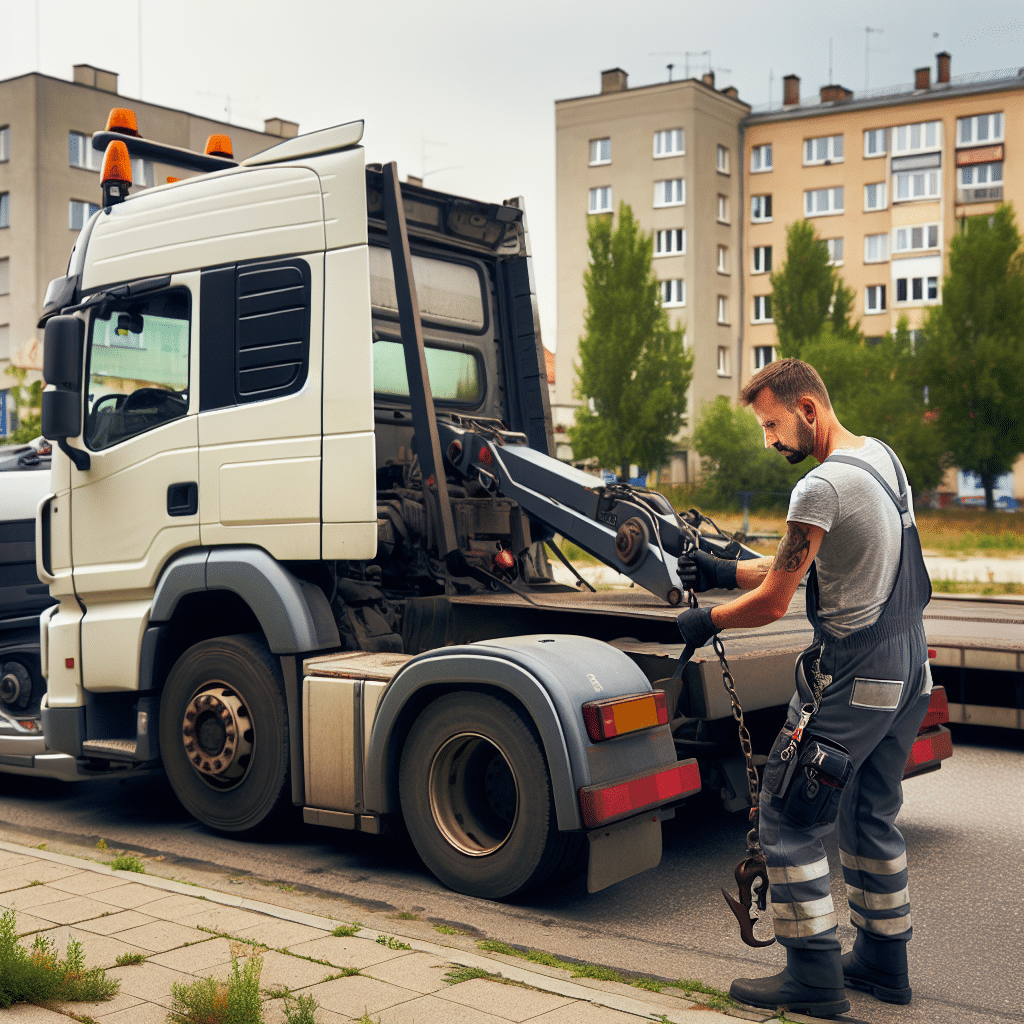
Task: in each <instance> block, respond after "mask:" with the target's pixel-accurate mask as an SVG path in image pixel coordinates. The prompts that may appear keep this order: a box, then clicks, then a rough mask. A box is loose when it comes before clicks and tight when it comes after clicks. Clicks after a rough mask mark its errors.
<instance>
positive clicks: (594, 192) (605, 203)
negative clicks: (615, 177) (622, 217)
mask: <svg viewBox="0 0 1024 1024" xmlns="http://www.w3.org/2000/svg"><path fill="white" fill-rule="evenodd" d="M588 202H589V205H588V208H587V213H588V214H595V213H611V212H612V187H611V185H598V186H597V187H596V188H592V189H591V190H590V198H589V201H588Z"/></svg>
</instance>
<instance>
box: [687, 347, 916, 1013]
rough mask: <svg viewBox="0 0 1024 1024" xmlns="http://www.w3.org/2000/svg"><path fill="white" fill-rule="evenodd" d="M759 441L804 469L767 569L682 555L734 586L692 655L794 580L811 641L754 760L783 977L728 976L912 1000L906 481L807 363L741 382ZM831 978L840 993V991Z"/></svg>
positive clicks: (751, 998)
mask: <svg viewBox="0 0 1024 1024" xmlns="http://www.w3.org/2000/svg"><path fill="white" fill-rule="evenodd" d="M741 401H742V402H743V404H744V405H749V406H751V408H752V409H753V412H754V414H755V416H756V417H757V420H758V422H759V423H760V425H761V428H762V429H763V431H764V443H765V447H769V446H771V447H773V448H776V449H778V451H779V452H781V453H782V454H783V455H784V456H785V457H786V459H787V460H788V461H789V462H791V463H798V462H801V461H803V460H804V459H805V458H806V457H807V456H808V455H810V456H813V457H814V458H815V459H816V460H817V462H818V463H819V465H818V466H817V467H815V468H814V469H812V470H811V472H810V473H808V474H807V476H805V477H804V478H803V479H802V480H801V481H800V482H799V483H798V484H797V485H796V487H794V488H793V493H792V495H791V497H790V502H789V512H788V514H787V517H786V519H787V523H786V535H785V537H783V539H782V542H781V543H780V545H779V550H778V553H777V554H776V556H775V558H774V560H772V559H768V558H764V559H752V560H750V561H741V562H734V561H728V560H725V559H719V558H717V557H715V556H714V555H711V554H709V553H707V552H703V551H696V552H693V554H692V555H691V556H684V557H683V558H681V559H680V574H681V576H682V578H683V580H684V583H686V584H688V585H690V586H692V587H693V589H694V590H697V591H703V590H710V589H728V590H731V589H735V588H740V589H744V590H747V591H748V593H746V594H744V595H743V596H741V597H738V598H736V599H735V600H733V601H729V602H728V603H726V604H720V605H718V606H716V607H714V608H710V609H709V608H700V609H692V610H689V611H686V612H683V613H682V615H680V616H679V620H678V621H679V630H680V633H681V634H682V636H683V639H684V640H685V641H686V643H688V644H692V645H693V646H694V647H701V646H703V645H704V644H707V643H709V642H710V641H711V640H712V638H713V637H714V636H715V634H717V633H718V632H719V631H720V630H723V629H729V628H750V627H752V626H762V625H765V624H766V623H769V622H774V621H775V620H776V619H778V618H781V617H782V616H783V615H784V614H785V613H786V611H787V609H788V608H789V603H790V601H791V599H792V598H793V596H794V594H795V593H796V589H797V586H798V584H799V582H800V580H801V578H802V577H803V576H804V574H805V573H806V572H808V571H809V576H808V581H807V617H808V619H809V620H810V622H811V624H812V625H813V626H814V643H813V644H812V645H811V646H810V647H809V648H808V649H807V650H806V651H804V652H803V653H802V654H801V655H800V657H799V659H798V661H797V670H796V683H797V689H796V693H795V694H794V696H793V699H792V700H791V702H790V705H789V714H788V716H787V723H786V726H785V727H784V728H783V730H782V732H781V733H780V734H779V736H778V738H777V739H776V741H775V744H774V746H773V748H772V751H771V754H770V755H769V758H768V762H767V763H766V765H765V767H764V782H763V786H762V790H761V797H760V808H759V813H760V828H759V835H760V841H761V847H762V850H763V851H764V854H765V858H766V861H767V866H768V878H769V882H770V883H771V897H772V921H773V924H774V928H775V935H776V937H777V938H778V940H779V942H780V943H781V944H782V945H783V946H785V947H786V969H785V970H784V971H782V972H781V973H779V974H776V975H774V976H772V977H769V978H757V979H738V980H736V981H734V982H733V984H732V988H731V989H730V994H731V995H732V996H733V997H734V998H736V999H738V1000H740V1001H741V1002H744V1003H748V1004H750V1005H753V1006H758V1007H764V1008H768V1009H773V1008H775V1007H776V1006H784V1007H786V1008H787V1009H792V1010H795V1011H799V1012H803V1013H809V1014H812V1015H814V1016H819V1017H831V1016H835V1015H836V1014H839V1013H843V1012H845V1011H846V1010H848V1009H849V1008H850V1003H849V1000H848V999H847V998H846V993H845V991H844V987H849V988H855V989H858V990H862V991H866V992H870V993H871V994H872V995H874V996H875V997H876V998H878V999H881V1000H884V1001H886V1002H893V1003H909V1002H910V998H911V990H910V982H909V978H908V973H907V942H908V940H909V939H910V937H911V918H910V897H909V894H908V890H907V858H906V848H905V845H904V842H903V837H902V836H901V835H900V833H899V831H898V830H897V828H896V826H895V820H896V815H897V813H898V811H899V809H900V805H901V803H902V800H903V792H902V785H901V783H902V777H903V768H904V765H905V763H906V760H907V755H908V753H909V750H910V747H911V745H912V743H913V741H914V738H915V736H916V735H917V730H918V728H919V726H920V724H921V721H922V719H923V718H924V714H925V711H926V710H927V708H928V702H929V694H930V692H931V674H930V671H929V667H928V649H927V644H926V642H925V635H924V626H923V622H922V612H923V610H924V607H925V605H926V604H927V603H928V600H929V598H930V596H931V583H930V581H929V579H928V574H927V571H926V570H925V567H924V560H923V559H922V557H921V544H920V540H919V538H918V535H917V527H916V525H915V522H914V513H913V504H912V501H911V494H910V488H909V486H908V484H907V478H906V474H905V473H904V471H903V467H902V466H901V465H900V462H899V460H898V459H897V458H896V456H895V454H893V452H892V451H890V449H889V448H888V447H886V446H885V445H884V444H882V443H881V442H880V441H877V440H875V439H874V438H865V437H858V436H856V435H854V434H852V433H851V432H850V431H849V430H847V429H846V428H845V427H844V426H843V425H842V424H841V423H840V422H839V420H838V419H837V418H836V415H835V413H834V412H833V410H832V404H831V402H830V401H829V397H828V392H827V391H826V389H825V385H824V384H823V383H822V380H821V377H819V376H818V374H817V372H816V371H815V370H814V368H813V367H811V366H809V365H808V364H807V363H804V362H801V361H800V360H798V359H783V360H780V361H778V362H774V363H771V364H769V365H768V366H767V367H765V369H763V370H762V371H760V372H759V373H758V374H757V375H755V376H754V377H753V378H752V379H751V381H750V383H749V384H748V385H747V386H746V387H745V388H744V389H743V392H742V394H741ZM837 816H838V823H839V856H840V861H841V863H842V868H843V876H844V879H845V881H846V891H847V895H848V897H849V904H850V920H851V922H852V923H853V925H854V926H855V928H856V930H857V935H856V941H855V942H854V946H853V950H852V951H851V952H849V953H847V954H846V955H845V956H841V952H840V944H839V941H838V939H837V937H836V930H837V925H838V920H837V917H836V912H835V908H834V906H833V903H832V896H831V894H830V890H829V867H828V860H827V858H826V856H825V850H824V846H823V844H822V839H823V837H824V836H826V835H828V834H829V833H830V832H831V831H832V830H833V828H835V823H836V818H837ZM844 983H845V984H844Z"/></svg>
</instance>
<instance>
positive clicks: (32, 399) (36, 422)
mask: <svg viewBox="0 0 1024 1024" xmlns="http://www.w3.org/2000/svg"><path fill="white" fill-rule="evenodd" d="M6 372H7V374H8V376H10V377H13V378H14V379H15V380H16V381H17V384H15V385H13V386H12V387H11V389H10V394H11V397H12V398H13V399H14V403H15V406H16V407H17V409H18V426H17V428H16V429H15V430H12V431H11V433H9V434H7V435H5V436H4V437H0V444H24V443H25V442H26V441H31V440H32V439H33V438H36V437H38V436H39V434H40V432H41V424H42V407H43V382H42V381H41V380H37V381H34V382H33V383H32V384H29V385H26V384H25V378H26V377H27V376H28V371H27V370H25V369H23V368H22V367H20V366H8V367H7V371H6Z"/></svg>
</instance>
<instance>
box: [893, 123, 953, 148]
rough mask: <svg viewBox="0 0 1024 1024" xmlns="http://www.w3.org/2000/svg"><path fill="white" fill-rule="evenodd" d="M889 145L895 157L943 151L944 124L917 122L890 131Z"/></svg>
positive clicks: (898, 126)
mask: <svg viewBox="0 0 1024 1024" xmlns="http://www.w3.org/2000/svg"><path fill="white" fill-rule="evenodd" d="M889 145H890V147H891V149H892V155H893V156H904V155H905V154H907V153H930V152H932V151H934V150H936V149H942V122H941V121H915V122H913V123H912V124H900V125H897V126H896V127H895V128H890V129H889Z"/></svg>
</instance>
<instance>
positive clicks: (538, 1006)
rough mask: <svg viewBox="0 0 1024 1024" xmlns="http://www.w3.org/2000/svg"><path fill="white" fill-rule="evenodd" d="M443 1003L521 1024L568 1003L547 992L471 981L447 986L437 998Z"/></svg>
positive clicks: (560, 997)
mask: <svg viewBox="0 0 1024 1024" xmlns="http://www.w3.org/2000/svg"><path fill="white" fill-rule="evenodd" d="M439 998H443V999H446V1000H448V1001H450V1002H453V1003H459V1004H460V1005H461V1006H472V1007H473V1008H474V1009H476V1010H481V1011H482V1012H483V1013H490V1014H493V1015H494V1016H496V1017H503V1018H505V1019H506V1020H511V1021H515V1022H516V1024H522V1021H525V1020H529V1019H530V1018H531V1017H536V1016H538V1015H540V1014H542V1013H547V1011H548V1010H554V1009H557V1008H558V1007H560V1006H568V1005H569V1003H570V1002H572V1000H570V999H567V998H566V997H565V996H558V995H554V994H553V993H551V992H540V991H538V990H536V989H529V988H520V987H519V986H518V985H502V984H501V983H500V982H496V981H487V980H485V979H484V978H474V979H473V980H472V981H463V982H461V983H460V984H458V985H450V986H449V987H448V991H447V992H445V993H443V994H440V995H439Z"/></svg>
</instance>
